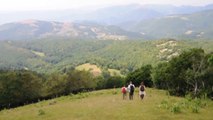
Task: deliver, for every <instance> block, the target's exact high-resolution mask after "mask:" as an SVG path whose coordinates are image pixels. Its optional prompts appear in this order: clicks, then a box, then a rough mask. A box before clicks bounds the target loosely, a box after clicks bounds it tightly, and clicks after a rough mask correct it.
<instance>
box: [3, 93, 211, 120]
mask: <svg viewBox="0 0 213 120" xmlns="http://www.w3.org/2000/svg"><path fill="white" fill-rule="evenodd" d="M137 94H138V92H137V90H136V93H135V98H134V100H133V101H130V100H122V96H121V93H120V89H111V90H100V91H95V92H89V93H81V94H78V95H70V96H65V97H60V98H56V99H52V100H47V101H42V102H39V103H36V104H31V105H27V106H23V107H19V108H15V109H10V110H3V111H0V120H123V119H126V120H137V119H142V120H145V119H146V120H147V119H148V120H212V114H213V102H212V101H210V100H202V104H203V105H204V106H203V107H200V108H199V110H198V111H197V112H198V113H196V112H193V110H192V109H191V107H190V105H189V106H188V107H187V105H186V103H187V102H186V101H187V99H185V98H180V97H172V96H168V95H167V92H166V91H163V90H156V89H147V95H146V96H145V99H144V100H143V101H141V100H140V99H139V97H138V96H137ZM191 102H192V101H191ZM165 103H166V104H165ZM180 103H181V105H180V106H181V107H180V111H179V112H171V111H173V110H174V107H172V106H175V105H177V104H180ZM165 106H166V107H165Z"/></svg>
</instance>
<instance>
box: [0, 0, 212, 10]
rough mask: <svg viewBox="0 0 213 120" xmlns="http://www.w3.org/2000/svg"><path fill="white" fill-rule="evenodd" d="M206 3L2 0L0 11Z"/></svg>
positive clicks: (199, 0) (197, 1)
mask: <svg viewBox="0 0 213 120" xmlns="http://www.w3.org/2000/svg"><path fill="white" fill-rule="evenodd" d="M131 3H140V4H173V5H178V6H179V5H194V6H198V5H206V4H210V3H213V0H0V11H17V10H50V9H51V10H52V9H72V8H80V7H85V6H90V7H91V6H107V5H120V4H131Z"/></svg>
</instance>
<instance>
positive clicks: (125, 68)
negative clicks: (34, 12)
mask: <svg viewBox="0 0 213 120" xmlns="http://www.w3.org/2000/svg"><path fill="white" fill-rule="evenodd" d="M212 46H213V42H212V41H176V40H160V41H147V42H144V41H140V40H138V41H99V40H89V41H88V40H64V39H41V40H33V41H1V42H0V69H26V70H33V71H37V72H53V71H63V70H69V69H73V68H75V67H76V66H78V65H81V64H84V63H91V64H94V65H97V66H99V67H101V68H102V69H107V68H110V69H117V70H121V72H122V74H125V73H127V72H129V71H132V70H134V69H136V68H139V67H140V66H141V65H145V64H157V63H158V62H161V61H168V60H170V59H171V58H172V57H174V56H177V55H179V54H180V53H181V51H182V50H186V49H189V48H193V47H196V48H203V49H204V50H205V51H206V52H207V53H208V52H211V51H212Z"/></svg>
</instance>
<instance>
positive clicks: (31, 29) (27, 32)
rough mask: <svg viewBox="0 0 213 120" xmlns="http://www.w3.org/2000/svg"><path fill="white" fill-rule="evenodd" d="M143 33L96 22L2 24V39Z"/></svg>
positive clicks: (121, 37)
mask: <svg viewBox="0 0 213 120" xmlns="http://www.w3.org/2000/svg"><path fill="white" fill-rule="evenodd" d="M140 36H141V35H140V34H138V33H134V32H127V31H125V30H122V29H121V28H119V27H116V26H102V25H99V24H96V23H88V22H87V23H61V22H53V21H52V22H49V21H39V20H24V21H20V22H13V23H7V24H3V25H1V26H0V40H30V39H39V38H75V39H100V40H125V39H135V38H139V37H140Z"/></svg>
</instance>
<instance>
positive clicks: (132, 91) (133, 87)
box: [128, 81, 135, 100]
mask: <svg viewBox="0 0 213 120" xmlns="http://www.w3.org/2000/svg"><path fill="white" fill-rule="evenodd" d="M128 90H129V100H133V96H134V91H135V85H134V84H132V81H130V83H129V85H128Z"/></svg>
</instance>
